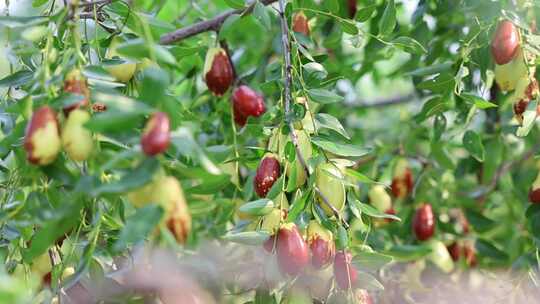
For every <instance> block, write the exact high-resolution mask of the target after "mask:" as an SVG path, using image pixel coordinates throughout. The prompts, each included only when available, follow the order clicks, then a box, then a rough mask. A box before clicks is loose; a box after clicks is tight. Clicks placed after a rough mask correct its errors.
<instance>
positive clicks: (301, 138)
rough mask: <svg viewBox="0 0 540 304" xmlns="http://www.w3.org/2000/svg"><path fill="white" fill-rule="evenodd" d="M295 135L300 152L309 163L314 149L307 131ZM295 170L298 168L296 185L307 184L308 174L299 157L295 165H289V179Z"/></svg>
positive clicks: (296, 132) (297, 132) (299, 131)
mask: <svg viewBox="0 0 540 304" xmlns="http://www.w3.org/2000/svg"><path fill="white" fill-rule="evenodd" d="M294 133H295V134H296V138H297V140H298V141H297V142H298V150H300V155H301V156H302V158H303V159H304V161H306V162H307V161H309V159H310V158H311V156H312V155H313V148H312V147H311V140H310V138H309V135H308V134H307V132H306V131H305V130H295V131H294ZM287 142H288V141H287ZM285 144H286V143H285ZM294 168H296V185H297V186H298V187H300V186H302V185H304V183H305V182H306V180H307V173H306V170H305V169H304V167H303V165H302V163H301V162H300V159H299V157H298V155H297V156H296V159H295V160H294V163H292V164H291V163H289V165H288V166H287V176H288V177H289V178H290V177H292V174H293V170H294Z"/></svg>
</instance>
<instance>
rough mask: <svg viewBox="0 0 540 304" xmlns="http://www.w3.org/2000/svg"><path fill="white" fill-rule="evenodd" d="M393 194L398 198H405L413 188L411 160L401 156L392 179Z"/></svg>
mask: <svg viewBox="0 0 540 304" xmlns="http://www.w3.org/2000/svg"><path fill="white" fill-rule="evenodd" d="M391 188H392V194H393V195H394V196H395V197H396V198H401V199H402V198H405V197H406V196H407V195H409V193H411V192H412V189H413V177H412V172H411V169H410V168H409V162H408V161H407V159H405V158H400V159H399V160H398V161H397V163H396V167H395V168H394V178H393V179H392V185H391Z"/></svg>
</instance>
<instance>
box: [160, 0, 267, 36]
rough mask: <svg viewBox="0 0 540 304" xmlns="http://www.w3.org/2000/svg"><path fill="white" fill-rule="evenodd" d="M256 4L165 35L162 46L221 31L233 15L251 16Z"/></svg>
mask: <svg viewBox="0 0 540 304" xmlns="http://www.w3.org/2000/svg"><path fill="white" fill-rule="evenodd" d="M276 1H277V0H262V1H260V2H261V3H262V4H263V5H269V4H272V3H274V2H276ZM255 3H256V1H254V2H253V4H251V5H250V6H248V7H247V8H243V9H236V10H230V11H227V12H224V13H221V14H219V15H217V16H215V17H214V18H212V19H209V20H205V21H200V22H197V23H194V24H192V25H189V26H186V27H183V28H180V29H177V30H175V31H174V32H170V33H167V34H164V35H162V36H161V38H160V40H159V42H160V43H161V44H172V43H175V42H178V41H180V40H183V39H186V38H189V37H192V36H195V35H197V34H200V33H203V32H207V31H211V30H217V29H219V28H220V27H221V25H222V24H223V22H225V20H226V19H227V18H228V17H229V16H231V15H237V14H239V15H246V14H251V12H252V11H253V7H254V5H255Z"/></svg>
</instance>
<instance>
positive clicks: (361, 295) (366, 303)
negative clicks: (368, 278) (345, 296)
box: [354, 289, 373, 304]
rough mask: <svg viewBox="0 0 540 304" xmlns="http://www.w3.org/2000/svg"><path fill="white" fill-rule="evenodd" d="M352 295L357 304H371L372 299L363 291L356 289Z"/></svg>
mask: <svg viewBox="0 0 540 304" xmlns="http://www.w3.org/2000/svg"><path fill="white" fill-rule="evenodd" d="M354 295H355V298H356V302H355V303H357V304H373V299H372V298H371V296H370V295H369V293H368V291H367V290H365V289H358V290H357V291H356V292H355V293H354Z"/></svg>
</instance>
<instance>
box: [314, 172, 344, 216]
mask: <svg viewBox="0 0 540 304" xmlns="http://www.w3.org/2000/svg"><path fill="white" fill-rule="evenodd" d="M341 179H343V173H342V172H341V170H340V169H339V168H337V167H336V166H335V165H333V164H332V163H322V164H320V165H319V166H317V169H316V170H315V184H316V185H317V188H319V190H320V191H321V193H322V195H323V196H324V198H326V200H327V203H328V204H330V205H331V206H332V207H334V208H335V209H336V210H337V211H341V210H343V208H344V207H345V185H344V184H343V182H342V181H341ZM318 202H319V205H320V206H321V208H322V209H323V210H324V212H325V213H326V214H327V215H333V211H332V209H331V208H330V207H329V206H328V205H327V204H326V203H325V202H324V201H323V198H322V197H320V195H318Z"/></svg>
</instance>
